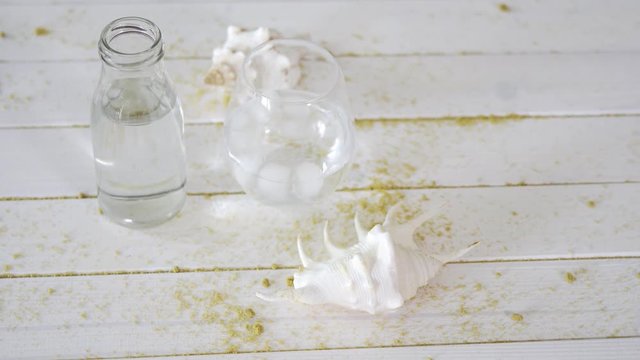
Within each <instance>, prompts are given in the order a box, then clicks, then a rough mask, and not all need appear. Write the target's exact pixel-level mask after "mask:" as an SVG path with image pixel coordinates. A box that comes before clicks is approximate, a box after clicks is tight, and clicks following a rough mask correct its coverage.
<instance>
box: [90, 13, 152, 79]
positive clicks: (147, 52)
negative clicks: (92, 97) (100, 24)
mask: <svg viewBox="0 0 640 360" xmlns="http://www.w3.org/2000/svg"><path fill="white" fill-rule="evenodd" d="M98 51H99V53H100V57H101V58H102V60H103V61H104V62H105V63H107V64H109V65H111V66H113V67H118V68H136V67H139V66H141V65H150V64H153V63H155V62H157V61H159V60H160V59H162V56H163V55H164V50H163V44H162V33H161V32H160V28H158V26H157V25H156V24H154V23H153V22H152V21H150V20H147V19H145V18H141V17H137V16H128V17H123V18H119V19H116V20H113V21H112V22H110V23H109V24H108V25H107V26H105V28H104V29H103V30H102V33H101V34H100V41H99V43H98Z"/></svg>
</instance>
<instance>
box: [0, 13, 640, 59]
mask: <svg viewBox="0 0 640 360" xmlns="http://www.w3.org/2000/svg"><path fill="white" fill-rule="evenodd" d="M56 5H58V4H57V3H56ZM0 6H2V4H0ZM611 54H640V51H638V50H622V51H618V50H615V51H607V50H589V51H562V52H560V51H552V50H550V51H535V50H533V51H504V52H500V51H456V52H442V51H427V52H406V53H381V52H369V53H368V52H350V51H346V52H336V53H332V55H333V56H334V57H335V58H337V59H341V58H347V59H353V58H392V57H400V58H405V57H474V56H477V57H480V56H547V55H559V56H563V55H567V56H570V55H611ZM210 59H211V57H210V56H165V57H164V60H167V61H180V60H210ZM90 62H92V63H99V62H100V59H98V58H75V59H57V60H44V59H40V60H24V59H23V60H4V59H1V60H0V64H65V63H66V64H68V63H90Z"/></svg>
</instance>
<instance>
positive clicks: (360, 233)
mask: <svg viewBox="0 0 640 360" xmlns="http://www.w3.org/2000/svg"><path fill="white" fill-rule="evenodd" d="M353 224H354V225H355V227H356V234H357V235H358V242H364V240H365V239H366V238H367V230H365V229H364V227H363V226H362V223H361V222H360V215H359V214H358V212H357V211H356V214H355V216H354V217H353Z"/></svg>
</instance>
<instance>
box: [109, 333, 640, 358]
mask: <svg viewBox="0 0 640 360" xmlns="http://www.w3.org/2000/svg"><path fill="white" fill-rule="evenodd" d="M613 339H640V336H607V337H592V338H590V337H579V338H557V339H540V340H538V339H531V340H495V341H485V342H457V343H456V342H452V343H424V344H411V345H380V346H372V347H367V346H354V347H334V348H308V349H290V350H277V351H267V350H258V351H237V352H232V353H230V352H203V353H181V354H163V355H133V356H127V357H126V358H128V359H153V358H166V357H186V356H207V355H229V354H267V353H296V352H304V351H328V350H364V349H390V348H392V349H393V348H409V347H425V348H429V347H431V346H462V345H486V344H530V343H543V342H554V341H555V342H560V341H588V340H613ZM100 359H105V360H112V359H122V357H100Z"/></svg>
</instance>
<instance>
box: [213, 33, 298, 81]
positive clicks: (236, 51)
mask: <svg viewBox="0 0 640 360" xmlns="http://www.w3.org/2000/svg"><path fill="white" fill-rule="evenodd" d="M275 37H276V34H275V33H274V32H273V31H271V30H270V29H268V28H265V27H259V28H257V29H255V30H243V29H241V28H239V27H237V26H229V27H228V28H227V39H226V41H225V43H224V45H222V47H217V48H215V49H213V56H212V58H211V68H210V69H209V71H208V72H207V74H206V75H205V78H204V82H205V83H206V84H209V85H217V86H224V87H230V86H232V85H233V84H234V83H235V81H236V79H237V78H238V75H239V73H240V68H241V67H242V63H243V62H244V59H245V57H246V56H247V54H248V53H249V51H251V50H252V49H253V48H255V47H257V46H258V45H260V44H262V43H264V42H266V41H268V40H272V39H274V38H275ZM264 59H265V64H264V66H265V67H268V68H269V71H268V72H267V74H268V75H269V78H268V79H266V81H267V82H268V83H267V84H262V86H263V87H265V86H266V87H267V88H278V87H282V86H283V85H282V84H284V85H285V86H287V87H291V86H292V85H295V84H296V83H297V82H298V80H299V79H300V68H299V66H298V59H296V58H295V57H294V56H286V55H284V54H281V53H279V52H277V51H275V50H268V51H267V52H266V53H265V56H264ZM255 77H256V74H255V72H254V73H248V74H247V78H248V79H249V80H254V79H255ZM263 82H264V80H263Z"/></svg>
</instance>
